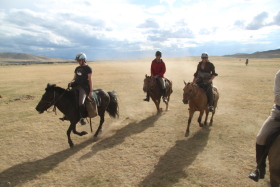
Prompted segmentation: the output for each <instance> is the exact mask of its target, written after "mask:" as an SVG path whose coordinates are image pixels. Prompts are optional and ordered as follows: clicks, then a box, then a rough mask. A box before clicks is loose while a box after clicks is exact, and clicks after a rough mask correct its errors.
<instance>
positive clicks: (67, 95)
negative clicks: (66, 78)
mask: <svg viewBox="0 0 280 187" xmlns="http://www.w3.org/2000/svg"><path fill="white" fill-rule="evenodd" d="M45 90H46V92H45V94H44V95H43V96H42V99H41V100H40V102H39V103H38V105H37V106H36V110H37V111H38V112H39V113H40V114H41V113H43V112H44V111H45V110H47V109H48V108H50V107H51V106H52V105H54V107H57V108H58V109H59V110H60V111H61V112H62V113H63V114H64V115H65V117H66V119H68V120H69V121H70V126H69V128H68V130H67V137H68V143H69V146H70V147H73V146H74V144H73V142H72V140H71V138H70V133H71V131H73V133H74V134H77V135H79V136H83V135H85V134H87V132H85V131H82V132H77V130H76V124H77V122H78V121H79V120H80V115H79V108H78V104H77V102H76V99H75V93H74V92H73V91H71V90H68V89H63V88H60V87H57V86H56V85H55V84H48V85H47V88H46V89H45ZM94 92H95V93H96V94H97V96H98V97H99V99H100V103H99V106H98V107H97V109H98V115H99V116H100V124H99V127H98V129H97V131H96V132H95V134H94V137H97V135H98V133H99V131H100V130H101V129H102V124H103V122H104V115H105V111H107V112H108V113H109V115H110V116H111V117H113V118H116V117H118V115H119V113H118V101H117V97H116V95H114V92H105V91H104V90H102V89H97V90H94Z"/></svg>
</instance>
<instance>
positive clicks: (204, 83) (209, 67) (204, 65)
mask: <svg viewBox="0 0 280 187" xmlns="http://www.w3.org/2000/svg"><path fill="white" fill-rule="evenodd" d="M216 76H218V74H217V73H216V72H215V66H214V65H213V64H212V63H211V62H210V61H209V60H208V54H207V53H202V54H201V61H200V62H199V63H198V65H197V69H196V72H195V74H194V78H193V83H196V84H197V85H198V86H199V87H201V88H202V89H203V90H204V91H205V92H206V95H207V98H208V103H209V112H214V107H213V106H214V99H213V90H212V81H213V79H214V78H215V77H216Z"/></svg>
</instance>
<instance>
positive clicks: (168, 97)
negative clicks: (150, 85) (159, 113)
mask: <svg viewBox="0 0 280 187" xmlns="http://www.w3.org/2000/svg"><path fill="white" fill-rule="evenodd" d="M169 99H170V94H168V96H167V102H166V103H165V104H166V111H168V106H169V105H168V104H169Z"/></svg>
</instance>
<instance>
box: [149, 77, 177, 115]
mask: <svg viewBox="0 0 280 187" xmlns="http://www.w3.org/2000/svg"><path fill="white" fill-rule="evenodd" d="M165 85H166V99H167V102H165V104H166V111H167V110H168V103H169V100H170V95H171V93H172V92H173V90H172V81H170V80H168V79H167V78H165ZM161 90H162V89H161V86H160V83H159V82H158V81H157V79H156V78H154V77H152V76H147V75H146V76H145V79H144V85H143V91H144V92H148V94H149V95H150V97H151V98H152V100H153V101H154V103H155V105H156V107H157V113H158V114H159V113H161V112H162V108H159V105H160V99H161V96H162V91H161Z"/></svg>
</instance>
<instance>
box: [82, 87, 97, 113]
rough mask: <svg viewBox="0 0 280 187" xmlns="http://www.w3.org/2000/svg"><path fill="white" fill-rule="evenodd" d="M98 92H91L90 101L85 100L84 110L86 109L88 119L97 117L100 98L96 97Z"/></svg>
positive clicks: (88, 99)
mask: <svg viewBox="0 0 280 187" xmlns="http://www.w3.org/2000/svg"><path fill="white" fill-rule="evenodd" d="M97 93H98V90H94V91H93V92H92V98H93V99H90V98H89V97H87V98H86V102H85V105H86V109H87V113H88V117H89V118H94V117H95V116H97V115H98V110H97V107H98V106H99V104H100V98H99V97H98V95H97Z"/></svg>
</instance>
